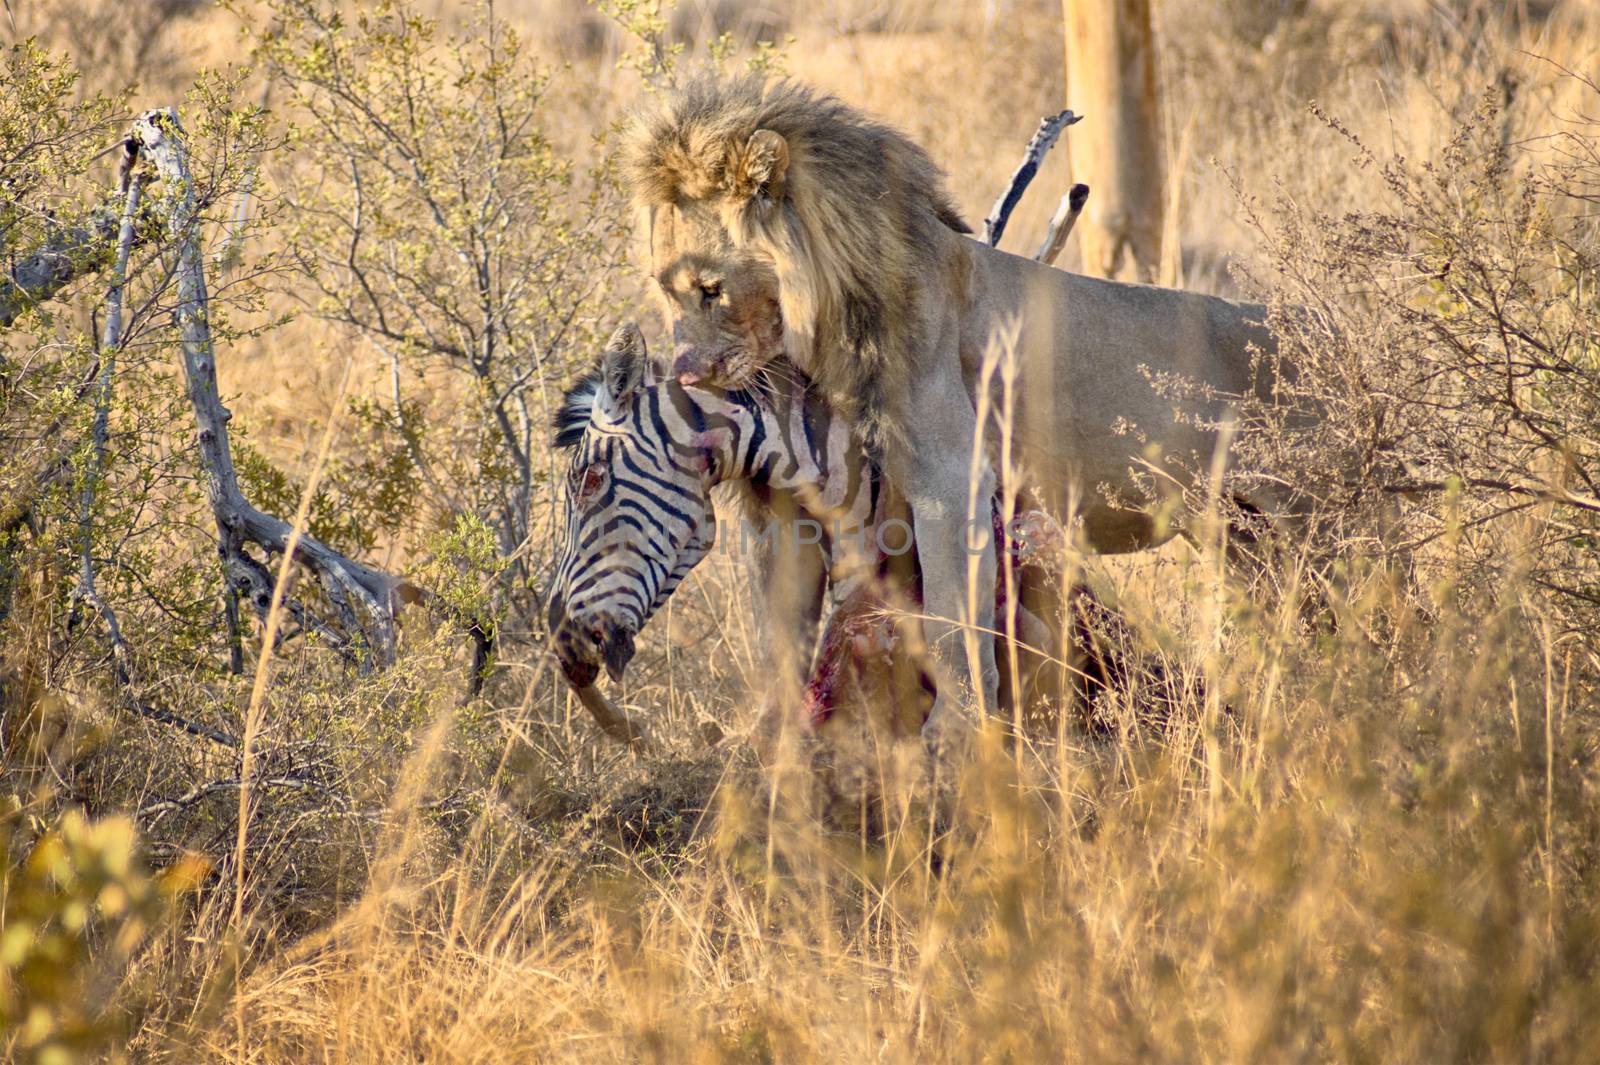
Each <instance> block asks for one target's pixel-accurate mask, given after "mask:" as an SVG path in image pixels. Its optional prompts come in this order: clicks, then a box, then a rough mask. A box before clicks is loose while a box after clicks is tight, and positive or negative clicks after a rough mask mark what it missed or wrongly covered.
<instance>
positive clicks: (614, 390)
mask: <svg viewBox="0 0 1600 1065" xmlns="http://www.w3.org/2000/svg"><path fill="white" fill-rule="evenodd" d="M648 357H649V352H648V351H646V349H645V343H644V334H643V333H641V332H640V331H639V327H638V326H637V325H634V324H633V323H632V322H629V323H628V324H627V325H625V326H623V327H622V328H620V329H618V330H617V331H616V332H615V333H612V334H611V339H610V340H609V341H607V342H606V350H605V353H604V354H603V355H601V356H600V380H601V381H603V382H604V383H605V389H606V394H607V395H608V396H610V397H611V399H612V401H613V402H618V403H620V402H622V401H623V400H626V399H627V398H628V397H629V396H630V395H632V394H633V390H634V389H636V388H638V387H639V384H640V382H641V381H643V380H644V371H645V361H646V360H647V359H648Z"/></svg>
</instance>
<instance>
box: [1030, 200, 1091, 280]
mask: <svg viewBox="0 0 1600 1065" xmlns="http://www.w3.org/2000/svg"><path fill="white" fill-rule="evenodd" d="M1088 199H1089V186H1087V185H1084V184H1082V183H1081V182H1080V183H1079V184H1077V185H1074V186H1072V188H1070V189H1068V190H1067V194H1066V195H1065V196H1063V197H1061V202H1060V203H1059V204H1058V205H1057V206H1056V213H1055V214H1054V215H1053V216H1052V217H1051V219H1050V228H1049V229H1047V230H1045V234H1044V243H1043V244H1041V245H1039V250H1038V251H1036V252H1034V253H1033V257H1034V258H1035V259H1037V260H1038V261H1039V262H1041V263H1044V264H1045V265H1046V266H1053V265H1055V261H1056V259H1057V258H1058V257H1059V256H1060V255H1061V249H1062V248H1065V247H1066V246H1067V238H1068V237H1070V236H1071V235H1072V227H1073V226H1075V225H1077V223H1078V216H1079V215H1080V214H1082V213H1083V205H1084V203H1085V202H1087V201H1088Z"/></svg>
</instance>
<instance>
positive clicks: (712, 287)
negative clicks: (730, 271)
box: [700, 281, 722, 307]
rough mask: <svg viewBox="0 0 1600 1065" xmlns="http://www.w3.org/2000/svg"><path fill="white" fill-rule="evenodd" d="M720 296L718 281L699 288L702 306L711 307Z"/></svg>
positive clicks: (720, 283)
mask: <svg viewBox="0 0 1600 1065" xmlns="http://www.w3.org/2000/svg"><path fill="white" fill-rule="evenodd" d="M721 296H722V282H720V281H713V282H711V283H710V284H705V285H701V286H700V303H701V305H702V306H705V307H709V306H711V305H712V304H713V303H715V302H717V300H718V298H720V297H721Z"/></svg>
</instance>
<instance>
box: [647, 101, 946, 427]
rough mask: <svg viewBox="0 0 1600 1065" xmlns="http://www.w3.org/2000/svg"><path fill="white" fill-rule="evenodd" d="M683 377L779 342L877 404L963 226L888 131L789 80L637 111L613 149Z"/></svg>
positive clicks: (715, 371)
mask: <svg viewBox="0 0 1600 1065" xmlns="http://www.w3.org/2000/svg"><path fill="white" fill-rule="evenodd" d="M625 157H626V162H627V172H628V178H629V181H630V184H631V186H632V191H633V195H634V199H635V201H636V203H637V205H638V207H639V209H640V211H641V214H642V216H643V218H642V222H643V227H644V231H645V233H646V234H647V236H648V239H649V269H650V273H651V275H652V277H653V279H654V281H655V282H656V285H657V287H658V289H659V292H660V295H661V297H662V301H663V304H664V307H665V309H666V315H667V320H668V323H669V325H670V326H671V328H672V334H673V341H674V351H673V358H672V362H673V368H674V370H675V371H676V372H677V373H678V374H679V375H680V376H681V377H686V378H691V379H696V380H702V381H706V382H708V383H713V384H718V385H723V386H726V387H740V386H743V385H744V384H746V383H747V382H748V380H749V378H750V377H751V376H752V375H753V374H754V373H755V372H756V371H757V370H759V369H760V368H761V367H762V366H764V365H765V364H766V363H767V362H768V361H770V360H771V359H773V358H775V357H777V356H778V355H779V354H784V353H786V354H788V356H789V357H790V358H791V359H792V360H793V361H794V362H795V363H796V364H797V365H799V366H800V367H801V368H802V369H804V370H805V371H806V372H808V373H809V374H811V375H812V376H813V377H814V378H815V379H817V380H818V382H819V383H821V384H822V385H823V387H824V388H825V389H826V390H827V391H828V392H829V393H830V397H831V398H832V399H833V400H834V401H835V402H839V401H840V400H841V398H847V399H848V400H850V401H851V402H852V403H853V404H855V405H856V406H858V407H859V408H860V409H861V411H862V412H866V413H870V411H871V410H872V408H873V406H874V403H873V401H874V399H875V389H876V385H877V375H878V371H879V370H880V369H881V368H882V366H883V364H884V362H885V361H886V360H893V359H895V358H896V357H897V355H899V354H902V352H901V348H902V346H903V345H904V344H906V343H909V342H910V336H909V334H910V332H911V330H910V329H909V327H908V325H907V323H906V322H905V321H904V318H905V316H906V315H907V314H908V313H909V308H910V307H912V306H914V305H915V303H916V299H917V297H918V296H919V295H920V293H921V291H922V288H923V287H924V286H933V285H936V284H940V283H941V282H942V281H943V280H945V279H944V278H942V277H941V276H940V275H941V270H940V267H939V262H938V254H939V247H940V241H941V240H942V239H944V237H945V236H947V235H948V233H949V232H950V231H951V230H955V231H957V232H961V233H965V232H968V229H967V227H966V225H965V224H964V223H963V222H962V221H961V219H960V217H959V216H958V215H957V213H956V211H955V208H954V207H953V206H952V205H951V203H950V200H949V197H948V195H947V194H946V192H945V190H944V176H943V175H942V174H941V173H940V172H939V170H938V168H937V167H935V166H934V165H933V163H932V162H931V161H930V160H929V159H928V157H927V155H926V154H925V153H924V152H923V151H922V149H920V148H918V147H917V146H916V145H915V144H913V143H911V141H910V140H908V139H906V137H904V136H903V135H901V134H900V133H898V132H896V131H894V130H892V129H890V128H888V127H887V126H884V125H882V124H880V123H877V122H874V121H872V120H871V119H868V118H867V117H866V116H864V115H862V114H861V113H859V112H857V111H855V110H854V109H852V108H849V107H847V106H845V105H844V104H842V103H840V102H839V101H838V100H836V99H834V98H832V97H830V96H825V95H821V94H819V93H816V92H813V91H812V90H810V89H808V88H806V87H804V86H802V85H799V84H796V83H794V82H791V81H778V82H774V83H771V84H766V83H763V82H762V81H761V79H759V78H754V77H746V78H736V79H730V80H712V79H706V80H700V81H695V82H692V83H690V84H689V85H687V86H686V87H684V88H683V89H681V90H678V91H676V92H674V93H671V94H668V95H666V96H665V97H664V98H663V99H661V100H660V101H659V102H657V103H656V104H655V105H654V106H653V107H652V108H651V109H650V110H648V111H647V112H645V113H644V114H642V115H641V116H640V117H639V118H638V119H636V121H635V122H634V123H633V127H632V130H631V132H630V136H629V139H628V142H627V147H626V152H625Z"/></svg>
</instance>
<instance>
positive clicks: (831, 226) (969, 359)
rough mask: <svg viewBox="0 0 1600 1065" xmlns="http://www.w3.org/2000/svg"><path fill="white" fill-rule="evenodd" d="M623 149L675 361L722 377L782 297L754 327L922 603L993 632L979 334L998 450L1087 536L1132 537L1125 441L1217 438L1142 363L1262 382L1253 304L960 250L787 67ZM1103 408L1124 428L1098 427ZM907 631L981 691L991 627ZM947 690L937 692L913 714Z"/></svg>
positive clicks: (937, 718)
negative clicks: (909, 519) (1000, 429)
mask: <svg viewBox="0 0 1600 1065" xmlns="http://www.w3.org/2000/svg"><path fill="white" fill-rule="evenodd" d="M629 160H630V167H631V175H632V182H633V186H634V193H635V198H636V200H637V202H638V203H639V205H640V207H641V208H642V209H643V211H644V213H645V216H646V226H647V229H648V233H649V239H650V261H651V264H652V270H653V272H654V274H655V276H656V280H657V282H658V283H659V285H660V288H661V291H662V294H663V296H664V299H665V306H666V309H667V313H668V318H669V321H670V322H671V325H672V328H673V333H674V340H675V342H676V344H677V349H676V351H675V365H676V368H677V370H678V372H679V373H680V374H682V375H684V376H685V377H686V378H688V379H694V380H701V379H710V380H713V381H715V382H717V383H721V384H726V385H733V386H737V385H739V384H742V383H743V381H744V380H745V379H747V378H748V375H749V374H750V372H751V371H752V369H753V368H756V367H758V366H759V365H760V364H761V363H762V362H764V361H765V360H766V359H767V358H768V357H770V356H769V353H770V351H771V348H770V345H768V344H767V343H766V342H765V341H764V340H763V337H762V331H761V330H760V329H756V328H754V327H753V326H752V324H751V323H752V320H753V319H755V318H759V317H760V309H761V308H762V307H770V308H772V311H771V312H769V318H770V314H776V313H777V312H778V311H779V310H781V320H776V321H774V320H769V321H767V323H766V325H767V332H768V333H769V334H770V333H772V332H774V331H776V330H781V335H782V346H783V348H784V349H786V351H787V353H788V355H789V356H790V357H791V359H792V360H793V361H794V362H795V363H796V364H797V365H798V366H800V367H801V368H802V369H803V370H804V371H805V372H806V373H807V374H809V375H810V376H811V377H812V378H813V380H814V381H815V382H816V383H817V384H818V385H819V386H820V387H821V388H822V390H823V392H824V394H825V395H827V396H828V398H829V400H830V402H832V403H833V404H835V405H836V406H837V407H838V408H839V409H841V411H842V412H843V413H845V414H846V415H847V416H848V417H850V418H852V419H853V420H854V421H855V422H856V423H857V424H858V425H859V426H860V427H861V429H862V430H863V431H864V433H865V435H866V437H867V439H868V440H869V443H870V446H872V447H873V448H874V449H875V451H876V452H877V454H878V457H879V458H880V460H881V462H882V465H883V468H884V470H885V472H886V473H887V474H888V476H889V477H890V479H891V481H892V482H894V483H895V484H896V485H897V487H899V488H900V490H901V491H902V492H903V493H904V495H905V496H906V498H907V499H908V500H909V502H910V505H911V508H912V513H913V517H914V522H913V523H914V525H915V529H916V540H917V547H918V556H919V561H920V562H921V565H922V571H923V576H924V581H925V599H926V609H927V612H928V614H929V615H931V616H932V617H935V618H947V619H959V620H962V621H966V622H969V623H970V624H971V625H972V626H973V627H974V628H975V629H976V630H977V631H978V632H992V631H993V630H994V628H995V626H994V616H993V611H992V608H991V607H990V606H988V605H986V604H985V602H984V599H985V597H984V596H975V597H969V596H968V595H967V594H966V591H965V589H966V588H967V586H968V584H969V582H973V581H975V587H977V588H986V587H992V586H993V580H994V576H993V560H992V557H988V556H987V555H986V554H984V553H979V554H978V555H977V556H976V562H975V563H974V562H973V558H972V556H970V555H969V553H968V548H967V544H968V542H969V536H968V534H969V531H970V528H971V526H972V525H973V524H976V523H981V522H982V521H984V520H986V519H983V518H978V517H977V516H976V515H973V516H972V517H969V511H970V510H971V509H972V507H973V502H972V501H973V500H987V499H989V498H991V497H992V494H993V491H994V488H995V479H994V474H993V472H992V468H991V467H990V466H989V465H988V464H987V463H985V462H980V463H978V464H977V466H976V470H977V478H976V483H975V484H974V483H973V477H972V473H973V470H974V464H973V463H972V454H973V441H974V438H975V437H976V435H977V433H978V429H979V426H978V419H977V411H976V399H975V393H976V390H977V388H978V381H979V379H980V377H981V375H982V369H983V365H984V361H985V358H986V357H988V356H989V355H990V353H991V352H994V351H996V350H997V348H996V345H1000V346H1002V347H1004V346H1006V345H1008V344H1009V345H1010V346H1011V347H1012V349H1013V350H1014V352H1015V355H1016V358H1017V359H1018V363H1017V366H1018V367H1019V371H1020V372H1019V374H1018V378H1017V384H1016V389H1015V395H1016V397H1017V399H1018V402H1017V404H1016V407H1015V414H1016V421H1015V423H1014V424H1015V427H1016V441H1015V442H1016V445H1017V446H1016V458H1017V460H1018V462H1019V463H1020V465H1021V467H1022V468H1023V469H1024V470H1025V472H1026V473H1027V475H1028V480H1029V486H1030V487H1031V488H1032V489H1033V490H1034V491H1035V492H1036V493H1037V495H1038V497H1039V498H1041V499H1042V500H1044V501H1046V502H1047V503H1049V504H1051V505H1053V506H1054V507H1055V508H1056V509H1057V511H1058V512H1059V513H1063V514H1064V512H1065V510H1066V508H1067V507H1068V506H1069V505H1077V506H1078V507H1079V509H1080V512H1081V513H1082V515H1083V517H1084V518H1085V532H1086V534H1087V538H1088V541H1089V544H1090V546H1092V547H1095V548H1097V549H1099V550H1103V551H1127V550H1132V549H1135V548H1138V547H1141V546H1144V545H1146V544H1148V543H1149V542H1150V541H1151V536H1150V534H1151V531H1152V527H1151V522H1150V521H1149V520H1148V519H1147V518H1146V517H1145V516H1144V515H1143V514H1141V513H1138V512H1136V511H1132V510H1125V509H1118V508H1115V507H1112V506H1110V505H1108V504H1107V503H1106V502H1105V496H1104V494H1103V492H1102V489H1103V488H1110V489H1111V490H1112V494H1113V495H1117V494H1122V495H1130V494H1132V493H1129V492H1128V491H1127V490H1128V489H1129V488H1130V487H1132V484H1133V482H1132V479H1131V476H1130V471H1131V470H1132V469H1133V468H1135V467H1138V466H1140V465H1141V462H1142V461H1143V459H1144V458H1145V454H1144V452H1145V445H1146V443H1147V442H1148V443H1153V444H1156V445H1158V446H1159V448H1160V449H1161V451H1162V452H1163V454H1165V455H1166V456H1169V457H1170V456H1180V457H1184V458H1187V457H1189V456H1190V455H1195V456H1198V457H1200V458H1201V460H1202V461H1205V460H1206V459H1208V458H1209V455H1210V452H1211V451H1212V450H1213V449H1214V447H1215V443H1216V441H1215V439H1214V435H1213V433H1212V432H1211V431H1210V430H1208V429H1206V428H1203V427H1200V426H1197V425H1195V424H1194V423H1193V422H1191V421H1188V420H1185V419H1179V418H1177V417H1175V416H1174V412H1173V409H1172V408H1173V403H1172V401H1171V400H1169V399H1165V398H1163V397H1162V396H1161V395H1159V394H1158V393H1157V392H1156V390H1155V389H1154V388H1152V385H1151V383H1150V381H1149V380H1148V379H1147V377H1146V376H1145V374H1144V372H1142V371H1141V367H1148V368H1149V371H1151V372H1152V373H1153V374H1155V375H1158V376H1161V375H1170V376H1182V377H1185V378H1189V379H1193V380H1195V381H1199V382H1202V383H1204V384H1205V385H1209V386H1211V387H1213V388H1215V389H1217V390H1219V391H1222V392H1229V391H1231V392H1242V391H1247V390H1250V389H1253V388H1257V387H1264V386H1263V385H1261V384H1259V383H1258V382H1257V380H1256V375H1255V373H1254V370H1253V368H1252V358H1251V354H1250V352H1249V350H1248V349H1249V345H1250V344H1251V343H1252V342H1255V343H1258V344H1261V345H1262V346H1267V345H1268V344H1269V342H1270V336H1269V335H1268V334H1267V333H1266V332H1265V331H1264V330H1263V329H1262V328H1261V327H1260V326H1259V325H1258V324H1257V323H1259V321H1260V320H1261V319H1262V318H1263V317H1264V313H1263V312H1262V310H1261V309H1260V308H1256V307H1250V306H1247V305H1242V304H1236V303H1231V302H1228V301H1225V300H1221V299H1217V298H1214V297H1209V296H1201V295H1196V294H1192V293H1184V292H1177V291H1172V290H1166V289H1158V288H1150V287H1146V286H1139V285H1127V284H1118V283H1115V282H1107V281H1098V280H1093V279H1090V278H1085V277H1078V276H1074V275H1071V274H1068V273H1064V272H1061V271H1056V270H1052V269H1049V268H1046V267H1043V266H1040V265H1038V264H1036V263H1033V262H1031V261H1029V260H1025V259H1021V258H1018V257H1016V256H1013V255H1008V254H1006V253H1004V252H1000V251H997V250H994V249H992V248H989V247H988V246H987V245H983V244H980V243H978V242H977V241H974V240H972V239H970V238H968V237H967V236H965V235H964V234H965V232H966V227H965V226H964V225H963V224H962V223H961V222H960V220H959V218H958V217H957V216H956V213H955V211H954V209H953V208H952V207H951V202H950V199H949V197H948V195H947V193H946V192H945V190H944V181H943V175H942V174H941V173H940V172H939V171H938V169H937V168H936V167H935V166H934V165H933V163H932V162H931V161H930V160H929V159H928V157H927V155H926V154H925V153H924V152H923V151H922V150H921V149H920V148H918V147H917V146H916V145H914V144H913V143H911V141H909V140H908V139H906V138H905V137H904V136H902V135H901V134H899V133H896V132H895V131H893V130H890V129H888V128H887V127H884V126H882V125H880V124H878V123H876V122H873V121H872V120H870V119H868V118H866V117H864V116H862V115H861V114H860V113H858V112H856V111H854V110H853V109H851V108H849V107H847V106H845V105H844V104H842V103H840V102H838V101H837V100H834V99H832V98H830V97H825V96H819V95H817V94H815V93H813V92H811V91H810V90H808V89H805V88H804V87H801V86H797V85H795V84H793V83H790V82H781V83H777V84H774V85H765V86H764V85H762V84H761V83H760V82H758V81H755V80H751V79H745V80H736V81H731V82H720V83H719V82H701V83H697V84H694V85H691V86H690V87H688V88H686V89H684V90H682V91H681V92H679V93H677V94H674V95H672V96H670V97H668V98H667V99H666V100H665V101H664V102H663V104H662V106H661V107H660V108H659V109H658V110H657V111H656V112H655V113H654V114H653V115H651V116H649V117H646V118H644V119H642V120H641V121H640V122H639V123H637V124H636V126H635V129H634V133H633V138H632V141H631V144H630V150H629ZM998 378H999V375H996V380H998ZM1197 413H1200V414H1202V415H1206V414H1210V415H1215V414H1217V413H1218V412H1217V411H1216V410H1212V411H1202V412H1197ZM1124 423H1126V424H1129V425H1132V426H1133V427H1135V428H1136V430H1137V432H1136V433H1134V434H1119V433H1118V432H1116V431H1115V430H1116V429H1117V428H1118V426H1119V425H1121V424H1124ZM994 425H995V422H994V421H993V420H990V421H989V422H988V423H987V425H986V429H987V430H989V431H990V436H991V439H990V447H989V452H990V454H991V456H992V453H993V436H994V434H993V427H994ZM974 571H975V572H974ZM969 615H970V616H969ZM968 631H972V630H971V629H969V630H968ZM929 638H930V640H931V641H933V643H934V645H935V647H936V649H937V650H938V651H939V655H940V660H941V664H942V666H943V667H944V668H945V669H946V670H948V671H949V672H950V673H951V674H952V675H954V676H964V675H967V670H968V668H969V667H970V668H971V669H972V674H971V675H973V676H975V677H977V678H978V680H979V682H980V685H981V691H982V692H983V694H984V696H985V700H986V702H987V705H989V706H993V705H994V699H995V693H996V671H995V664H994V652H993V645H992V641H991V640H989V639H988V638H987V637H982V636H980V637H978V638H977V639H973V640H969V641H965V642H964V641H962V640H961V639H959V638H956V628H955V626H953V625H950V624H945V625H940V624H938V623H930V625H929ZM954 691H958V688H957V686H955V685H943V684H941V686H940V695H939V703H940V705H939V706H936V708H935V711H934V714H933V715H932V716H931V717H930V722H929V727H930V729H933V730H934V731H935V732H938V731H941V730H942V729H943V728H944V726H945V725H946V724H947V723H948V721H949V720H950V719H951V717H952V715H951V714H949V713H948V711H949V710H951V709H952V708H953V706H952V703H951V701H950V698H949V697H948V696H947V693H949V692H954Z"/></svg>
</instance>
